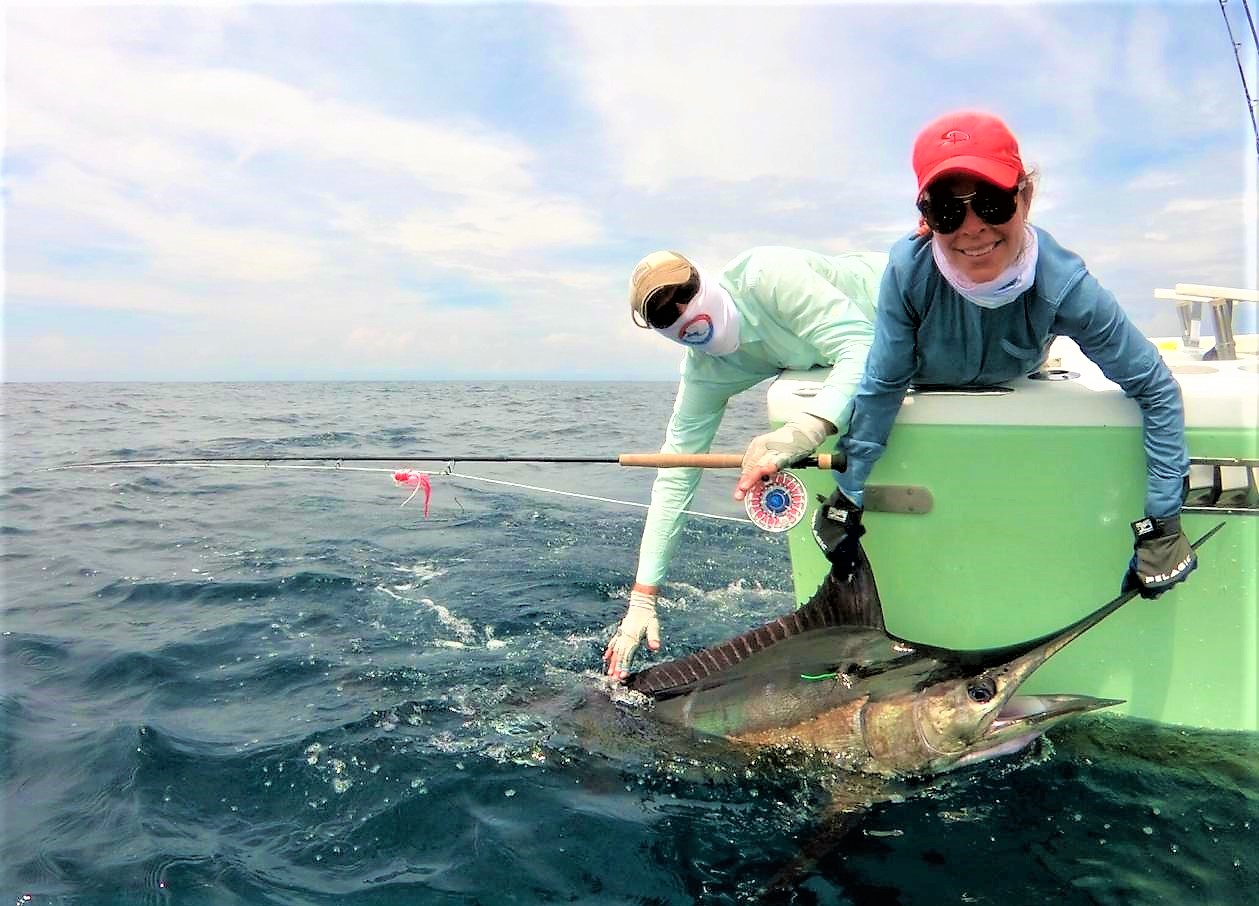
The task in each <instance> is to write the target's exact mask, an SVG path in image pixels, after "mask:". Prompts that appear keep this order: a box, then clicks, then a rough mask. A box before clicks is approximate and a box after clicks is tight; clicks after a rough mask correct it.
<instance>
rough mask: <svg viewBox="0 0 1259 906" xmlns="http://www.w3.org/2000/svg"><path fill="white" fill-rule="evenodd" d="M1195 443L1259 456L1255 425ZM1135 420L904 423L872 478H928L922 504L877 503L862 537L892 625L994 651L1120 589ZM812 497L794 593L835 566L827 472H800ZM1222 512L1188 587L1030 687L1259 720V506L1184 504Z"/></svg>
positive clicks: (1175, 711) (1049, 668)
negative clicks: (825, 546)
mask: <svg viewBox="0 0 1259 906" xmlns="http://www.w3.org/2000/svg"><path fill="white" fill-rule="evenodd" d="M1189 447H1190V452H1191V454H1192V455H1194V456H1204V457H1206V456H1210V457H1222V456H1228V457H1238V456H1245V457H1249V458H1252V459H1253V458H1255V457H1256V456H1257V455H1259V448H1257V447H1259V443H1257V439H1256V435H1255V434H1254V433H1253V432H1250V431H1246V430H1215V431H1202V430H1197V431H1194V430H1191V431H1190V432H1189ZM1144 473H1145V458H1144V452H1143V449H1142V445H1141V432H1140V429H1139V428H1137V427H1131V428H1107V427H1078V428H1070V427H1062V426H1056V427H1053V428H1046V427H1021V426H985V425H978V426H977V425H965V426H958V425H918V424H908V425H902V426H898V427H897V428H896V430H895V431H893V433H892V437H891V439H890V442H889V444H888V449H887V452H886V453H885V454H884V456H883V458H882V459H881V460H880V461H879V462H878V464H877V465H876V467H875V470H874V472H873V473H872V475H871V481H870V484H871V485H872V486H873V485H879V484H891V485H914V486H920V487H925V488H927V489H928V490H929V491H930V493H931V496H932V501H933V505H932V508H931V510H930V512H928V513H925V514H900V513H867V514H866V517H865V525H866V526H867V529H868V532H867V534H866V536H865V539H864V540H863V544H864V546H865V549H866V552H867V554H868V555H869V557H870V560H871V563H872V564H873V566H874V572H875V576H876V577H877V579H878V583H879V591H880V594H881V597H882V599H883V607H884V613H885V616H886V619H887V625H888V629H889V630H890V631H891V632H892V633H894V634H896V635H898V636H901V637H902V638H905V639H909V640H912V641H916V642H922V643H929V644H934V645H943V646H947V647H950V648H987V647H993V646H999V645H1005V644H1010V643H1014V642H1018V641H1022V640H1024V639H1028V638H1033V637H1035V636H1038V635H1041V634H1043V633H1046V632H1049V631H1051V630H1055V629H1058V628H1060V627H1062V626H1065V625H1067V624H1069V623H1071V622H1073V621H1074V620H1076V619H1077V618H1079V617H1080V616H1082V615H1084V614H1085V613H1087V612H1089V611H1091V610H1093V609H1095V608H1096V607H1098V606H1100V605H1101V604H1102V603H1104V602H1105V601H1107V600H1109V599H1110V598H1112V597H1114V596H1115V595H1116V594H1118V593H1119V586H1120V582H1121V579H1122V576H1123V573H1124V569H1125V567H1126V565H1127V562H1128V558H1129V556H1130V555H1131V553H1132V540H1131V538H1132V536H1131V531H1130V529H1129V527H1128V524H1129V523H1130V522H1131V521H1132V520H1133V519H1136V518H1139V517H1140V516H1141V515H1142V512H1143V493H1144V481H1142V480H1139V478H1138V480H1133V476H1138V477H1139V476H1143V475H1144ZM796 474H797V476H798V477H799V478H801V479H802V480H803V481H804V482H805V485H806V487H808V489H809V491H810V495H809V496H810V509H809V512H808V513H807V514H806V516H805V519H804V520H803V521H802V522H801V524H800V525H798V526H797V527H796V528H794V529H792V530H791V532H790V534H789V539H788V544H789V548H790V552H791V559H792V564H793V572H794V580H795V590H796V596H797V599H798V601H799V602H803V601H805V600H807V599H808V597H809V596H810V595H811V594H812V593H813V591H814V590H815V589H816V588H817V586H818V583H819V582H820V581H821V579H822V576H823V574H824V571H825V569H826V566H827V564H826V561H825V559H824V558H823V557H822V555H821V553H820V551H819V550H818V548H817V545H816V544H815V542H814V541H813V538H812V536H811V532H810V528H809V527H810V526H811V524H812V516H813V512H814V511H815V509H816V507H817V501H816V497H817V494H826V493H829V492H830V491H831V490H833V488H834V481H833V478H832V475H831V473H826V472H818V471H816V470H815V471H812V472H805V471H800V472H797V473H796ZM1221 521H1222V522H1224V523H1225V528H1224V530H1223V531H1221V532H1220V533H1218V534H1217V535H1216V536H1215V537H1214V538H1212V539H1211V541H1210V542H1209V544H1208V545H1207V546H1206V547H1205V548H1204V549H1203V551H1202V552H1201V555H1200V560H1199V566H1198V569H1197V570H1196V571H1195V572H1194V573H1193V575H1192V576H1191V577H1190V578H1189V580H1188V581H1187V582H1186V583H1183V584H1181V585H1180V586H1178V587H1176V588H1174V589H1173V590H1172V591H1170V592H1168V593H1167V594H1165V595H1163V596H1162V597H1160V598H1158V599H1157V600H1154V601H1135V602H1133V603H1132V604H1131V605H1129V606H1128V607H1126V608H1124V609H1123V610H1121V611H1119V612H1118V613H1116V614H1115V615H1114V616H1112V617H1110V618H1109V619H1108V620H1107V621H1106V622H1105V623H1103V624H1102V625H1100V626H1098V627H1096V628H1095V629H1093V630H1091V631H1090V632H1089V633H1088V634H1087V635H1086V636H1084V637H1083V638H1081V639H1080V640H1078V641H1076V642H1075V643H1073V644H1072V645H1071V646H1070V647H1069V648H1068V649H1066V650H1065V651H1063V652H1062V653H1060V654H1059V655H1057V656H1056V657H1055V658H1054V659H1053V660H1051V661H1050V662H1049V663H1048V664H1046V665H1045V666H1044V667H1043V668H1041V670H1039V671H1038V672H1037V674H1036V675H1035V677H1033V679H1032V680H1031V682H1030V683H1029V684H1028V686H1027V687H1026V688H1027V690H1028V691H1029V692H1045V693H1048V692H1069V693H1081V694H1087V695H1095V696H1098V697H1101V698H1119V699H1124V700H1125V704H1124V705H1122V706H1120V707H1119V709H1118V710H1121V711H1123V712H1124V713H1127V714H1131V715H1134V716H1138V717H1142V718H1148V719H1151V720H1156V721H1161V722H1165V723H1173V724H1185V725H1191V726H1198V727H1211V728H1218V729H1238V730H1256V729H1259V607H1257V603H1256V602H1259V587H1257V580H1256V568H1255V564H1256V553H1257V552H1259V518H1256V517H1255V516H1253V515H1226V514H1217V513H1211V514H1201V515H1199V514H1186V515H1185V516H1184V517H1183V525H1184V528H1185V531H1186V533H1187V534H1188V535H1189V536H1190V538H1191V539H1196V538H1198V537H1200V536H1201V535H1202V534H1204V533H1205V532H1206V531H1207V530H1208V529H1210V528H1211V527H1212V526H1213V525H1215V524H1217V523H1219V522H1221Z"/></svg>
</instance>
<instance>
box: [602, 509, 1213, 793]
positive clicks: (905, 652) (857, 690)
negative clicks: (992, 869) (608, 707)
mask: <svg viewBox="0 0 1259 906" xmlns="http://www.w3.org/2000/svg"><path fill="white" fill-rule="evenodd" d="M1220 527H1221V526H1217V527H1216V528H1215V529H1212V530H1211V531H1210V532H1208V533H1207V534H1206V535H1205V536H1203V538H1201V539H1200V540H1199V541H1198V543H1197V544H1195V545H1194V547H1198V546H1199V545H1201V544H1202V543H1203V542H1205V541H1206V540H1207V538H1209V537H1210V536H1211V535H1212V534H1214V533H1215V532H1216V531H1218V529H1219V528H1220ZM1133 596H1134V593H1132V592H1128V593H1125V594H1122V595H1120V596H1119V597H1117V598H1115V599H1114V600H1112V601H1110V602H1109V603H1107V604H1105V605H1104V606H1102V607H1100V608H1098V609H1097V610H1095V611H1093V612H1092V613H1090V614H1088V615H1087V616H1085V617H1083V618H1081V619H1080V620H1078V621H1076V622H1075V623H1072V624H1071V625H1070V626H1067V627H1066V628H1064V629H1061V630H1059V631H1057V632H1052V633H1049V634H1048V635H1044V636H1041V637H1040V638H1036V639H1032V640H1031V641H1027V642H1022V643H1020V644H1015V645H1010V646H1006V647H1003V648H994V649H986V650H973V651H958V650H952V649H948V648H941V647H937V646H932V645H924V644H919V643H917V642H911V641H907V640H905V639H901V638H898V637H896V636H894V635H891V634H890V633H888V632H887V629H886V627H885V626H884V621H883V608H882V604H881V602H880V599H879V593H878V589H877V588H876V586H875V582H874V575H873V573H872V571H871V569H870V564H869V561H868V560H867V559H866V557H865V554H864V552H859V553H858V556H857V558H856V566H855V568H854V569H853V570H852V572H850V573H847V574H840V573H839V572H838V571H836V570H834V569H832V570H831V572H830V573H828V574H827V576H826V577H825V579H824V580H823V582H822V584H821V586H820V587H819V588H818V590H817V592H816V593H815V594H814V595H813V597H812V598H811V599H810V600H809V601H808V602H807V603H806V604H804V605H803V606H802V607H800V608H799V609H798V610H796V611H794V612H793V613H790V614H786V615H784V616H781V617H778V618H776V619H774V620H771V621H770V622H768V623H766V624H764V625H763V626H759V627H757V628H756V629H752V630H750V631H748V632H745V633H743V634H741V635H738V636H735V637H734V638H732V639H729V640H727V641H725V642H722V643H720V644H718V645H714V646H712V647H710V648H705V649H703V650H702V651H698V652H696V653H694V654H691V655H689V656H687V657H684V658H680V659H678V660H674V661H669V662H667V663H663V664H658V665H656V666H652V667H649V668H647V669H645V670H642V671H639V672H637V673H635V674H632V675H631V676H630V677H628V678H627V680H626V684H627V686H628V688H629V689H631V690H633V691H635V692H639V693H642V694H644V695H646V696H648V697H649V698H650V699H652V700H653V702H654V708H653V713H654V716H655V717H656V718H658V719H659V720H661V721H664V722H665V723H667V724H671V725H674V726H678V727H685V728H688V729H690V730H691V731H694V732H696V733H698V734H702V735H705V736H715V737H724V738H725V739H727V740H730V741H732V742H734V743H736V744H738V745H741V746H749V747H762V746H782V747H788V748H797V749H808V750H817V751H820V752H823V753H825V754H826V755H828V756H829V757H831V758H833V759H834V762H835V763H836V764H837V765H838V766H839V767H842V768H844V769H846V770H850V771H854V772H860V773H864V774H874V775H882V776H885V777H887V776H925V775H932V774H937V773H940V772H942V771H947V770H950V769H952V768H957V767H962V766H964V765H970V764H974V763H977V762H981V761H984V760H987V759H990V758H994V757H997V756H1001V755H1008V754H1012V753H1014V752H1018V751H1020V750H1022V749H1024V748H1026V747H1027V746H1028V745H1030V744H1031V743H1032V742H1033V741H1034V740H1036V739H1037V738H1038V737H1039V736H1041V735H1042V734H1043V733H1044V732H1045V731H1046V730H1048V729H1050V728H1051V727H1053V726H1054V725H1056V724H1058V723H1059V722H1061V721H1063V720H1065V719H1067V718H1069V717H1072V716H1075V715H1079V714H1085V713H1088V712H1090V711H1096V710H1098V709H1100V708H1106V707H1110V706H1112V705H1116V704H1121V703H1122V702H1121V701H1118V700H1115V699H1102V698H1094V697H1091V696H1086V695H1066V694H1064V695H1019V694H1018V690H1019V687H1020V686H1022V685H1023V684H1024V683H1025V682H1026V681H1027V679H1028V677H1030V676H1031V675H1032V674H1033V673H1034V672H1035V671H1036V669H1037V668H1038V667H1040V666H1041V665H1042V664H1044V663H1045V662H1046V661H1047V660H1048V659H1049V658H1051V657H1053V655H1054V654H1056V653H1057V652H1059V651H1061V650H1062V649H1063V648H1065V647H1066V646H1067V645H1069V644H1070V643H1071V642H1072V641H1073V640H1075V639H1077V638H1079V637H1080V636H1081V635H1083V634H1084V633H1085V632H1087V631H1088V630H1089V629H1091V628H1092V627H1094V626H1096V625H1097V624H1098V623H1100V622H1101V621H1102V620H1104V619H1105V618H1106V617H1107V616H1109V615H1110V614H1112V613H1114V612H1115V611H1116V610H1118V609H1119V608H1120V607H1122V606H1123V605H1124V604H1126V603H1127V602H1128V601H1129V600H1131V599H1132V597H1133Z"/></svg>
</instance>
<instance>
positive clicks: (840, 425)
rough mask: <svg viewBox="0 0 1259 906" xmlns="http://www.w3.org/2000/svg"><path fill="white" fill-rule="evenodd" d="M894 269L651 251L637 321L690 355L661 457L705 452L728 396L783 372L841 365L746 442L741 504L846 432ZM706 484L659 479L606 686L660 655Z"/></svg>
mask: <svg viewBox="0 0 1259 906" xmlns="http://www.w3.org/2000/svg"><path fill="white" fill-rule="evenodd" d="M886 263H887V256H886V255H884V254H881V253H878V252H856V253H848V254H841V255H822V254H818V253H816V252H809V251H803V250H801V249H792V248H779V247H761V248H754V249H752V250H750V251H747V252H744V253H743V254H741V255H739V256H738V257H737V258H735V259H734V260H733V261H731V262H730V263H729V264H727V265H726V266H725V268H724V269H723V270H722V271H721V272H720V273H719V274H715V275H709V274H708V273H706V272H705V271H704V270H703V269H702V268H700V267H699V266H698V265H697V264H695V262H693V261H691V260H690V259H689V258H687V257H686V256H685V255H682V254H679V253H678V252H671V251H660V252H653V253H652V254H650V255H648V256H647V257H645V258H643V259H642V260H641V261H640V262H638V265H637V266H636V267H635V268H634V271H633V274H632V276H631V278H630V317H631V318H632V319H633V320H634V323H635V324H637V325H638V326H639V327H642V328H644V329H647V330H654V331H655V332H656V333H658V334H660V335H661V336H662V337H664V338H666V339H668V340H670V341H672V342H674V343H677V344H679V345H680V346H683V347H685V349H686V357H685V358H684V359H683V361H682V379H681V382H680V383H679V385H678V395H677V400H676V401H675V402H674V405H673V415H672V416H671V417H670V418H669V424H668V427H667V428H666V429H665V440H664V445H663V446H662V447H661V448H660V449H661V452H662V453H706V452H708V450H709V447H710V446H711V445H712V442H713V438H714V437H715V436H716V434H717V428H718V426H719V425H720V424H721V418H722V416H723V415H724V414H725V410H726V403H727V402H728V401H729V400H730V398H731V397H732V396H734V395H735V394H736V393H740V392H742V391H744V390H747V389H748V388H750V387H752V386H754V385H755V384H758V383H760V382H761V381H763V380H765V379H766V378H769V377H773V376H774V375H776V374H777V373H778V372H780V371H782V370H783V369H785V368H791V369H798V368H812V367H815V366H818V365H830V366H833V367H832V371H831V374H830V377H828V378H827V380H826V383H825V384H824V385H823V387H822V389H821V391H820V392H819V393H818V394H817V396H816V397H814V398H813V399H812V400H811V401H810V405H809V406H808V410H807V411H806V412H802V413H800V414H799V415H796V416H795V417H793V418H792V420H791V421H789V422H787V424H785V425H783V427H781V428H778V429H777V430H775V431H770V432H769V433H767V434H762V435H761V436H759V437H757V438H754V439H753V440H752V442H751V443H750V444H749V445H748V448H747V452H746V453H745V454H744V457H743V474H742V475H741V476H740V479H739V484H738V487H737V488H736V490H735V499H737V500H741V499H743V497H744V495H745V494H746V493H747V491H748V490H750V489H751V488H752V487H753V485H754V484H755V483H756V482H757V481H758V480H760V478H762V477H763V476H768V475H770V474H772V473H774V472H776V471H777V470H778V469H780V468H783V467H785V466H787V465H789V464H791V463H793V462H796V461H798V460H799V459H802V458H803V457H804V456H807V455H808V454H809V453H812V452H813V451H814V450H816V449H817V447H818V446H819V445H820V444H821V443H822V442H823V441H824V440H825V439H826V438H827V437H828V436H829V435H831V434H834V433H835V432H836V431H837V430H838V431H841V432H842V431H843V430H844V429H845V428H846V427H847V424H848V415H849V413H850V411H851V409H852V406H851V400H852V395H853V393H854V392H856V389H857V384H858V382H859V381H860V379H861V374H862V370H863V368H864V367H865V361H866V353H867V351H868V350H869V348H870V342H871V340H872V339H873V336H874V309H875V299H876V297H877V294H878V287H879V281H880V279H881V277H882V274H883V268H884V266H885V265H886ZM699 478H700V470H699V469H661V470H659V471H658V472H657V474H656V480H655V483H654V484H653V485H652V489H651V506H650V507H649V508H648V510H647V521H646V524H645V526H644V527H643V538H642V544H641V546H640V549H639V555H638V572H637V575H636V577H635V582H634V586H633V590H632V591H631V592H630V600H629V608H628V610H627V611H626V614H625V618H624V619H623V620H622V621H621V623H620V626H619V627H618V629H617V632H616V635H614V636H613V637H612V639H611V641H609V642H608V646H607V649H606V650H605V651H604V655H603V660H604V664H605V667H606V670H607V674H608V676H609V677H612V678H614V679H624V678H625V677H626V676H628V675H629V672H630V664H631V661H632V659H633V657H634V653H635V652H636V651H637V650H638V646H639V645H640V644H641V642H642V640H643V638H644V637H646V639H647V646H648V647H649V648H650V649H651V650H653V651H655V650H656V649H658V648H659V647H660V622H659V619H658V617H657V615H656V598H657V595H658V594H659V591H660V584H661V582H663V581H664V577H665V572H666V570H667V568H668V565H669V561H670V559H671V557H672V555H673V551H674V549H675V547H676V545H677V541H678V537H679V534H680V532H681V529H682V526H683V524H684V522H685V518H686V517H685V515H684V513H683V512H682V511H683V510H685V509H686V508H687V507H688V506H689V505H690V502H691V499H692V498H693V497H694V495H695V488H696V485H697V484H698V483H699Z"/></svg>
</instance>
